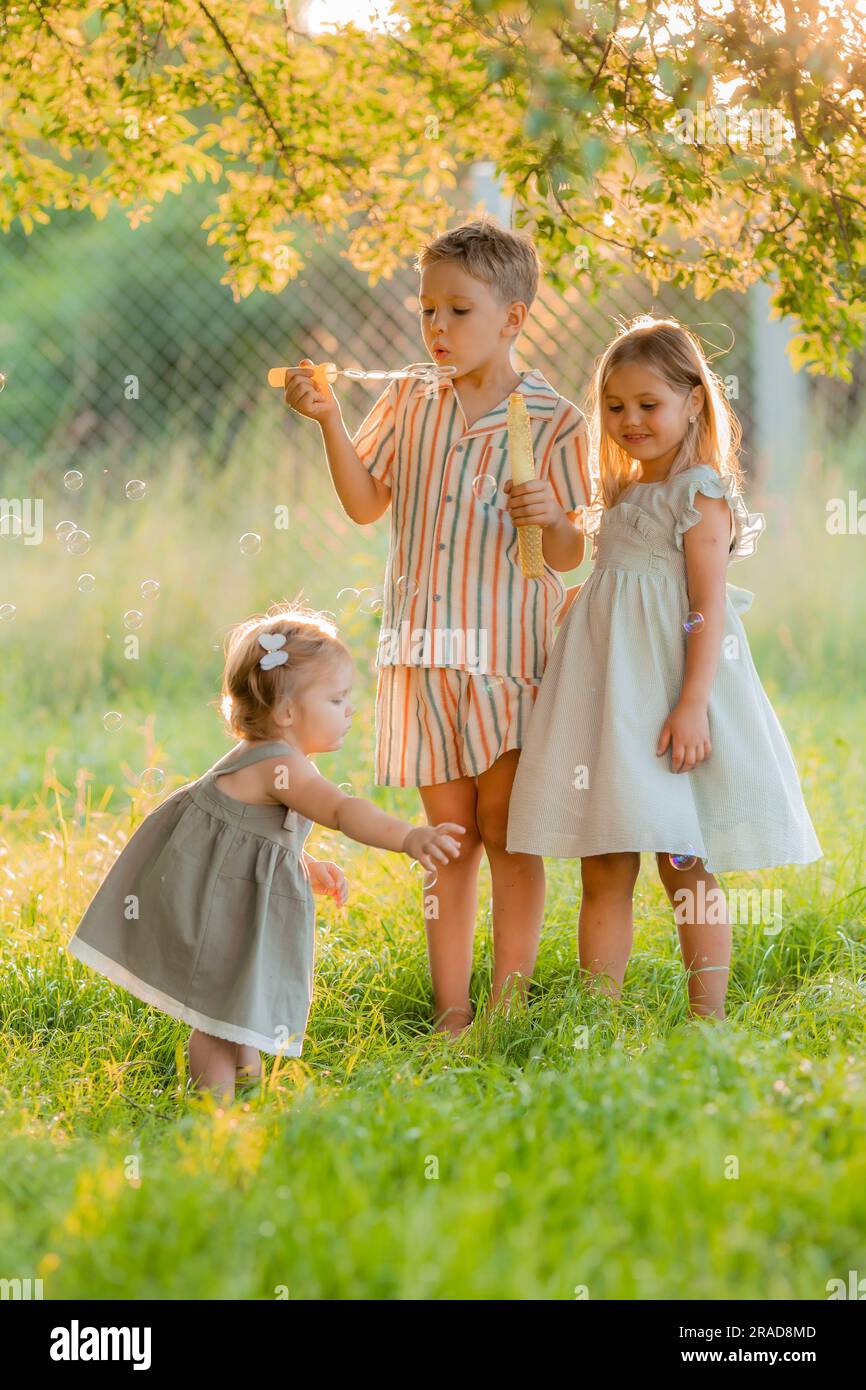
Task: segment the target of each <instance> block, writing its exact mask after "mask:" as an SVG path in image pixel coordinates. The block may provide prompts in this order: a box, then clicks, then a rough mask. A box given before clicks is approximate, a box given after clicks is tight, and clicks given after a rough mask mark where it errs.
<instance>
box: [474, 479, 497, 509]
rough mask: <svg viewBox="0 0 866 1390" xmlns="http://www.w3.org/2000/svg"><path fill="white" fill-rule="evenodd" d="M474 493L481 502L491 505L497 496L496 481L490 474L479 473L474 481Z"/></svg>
mask: <svg viewBox="0 0 866 1390" xmlns="http://www.w3.org/2000/svg"><path fill="white" fill-rule="evenodd" d="M472 491H473V492H474V493H475V496H476V497H477V498H478V501H479V502H486V503H487V504H488V505H489V504H490V503H491V502H492V501H493V499H494V497H495V496H496V479H495V478H494V477H493V476H492V474H490V473H479V475H478V477H477V478H473V479H472Z"/></svg>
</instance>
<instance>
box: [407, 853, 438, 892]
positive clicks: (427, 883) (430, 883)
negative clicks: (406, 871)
mask: <svg viewBox="0 0 866 1390" xmlns="http://www.w3.org/2000/svg"><path fill="white" fill-rule="evenodd" d="M412 871H413V873H416V874H421V875H423V880H422V883H423V888H424V892H425V893H428V892H429V891H430V889H431V888H434V887H435V886H436V884H437V883H438V882H439V875H438V873H437V872H436V870H435V869H425V868H424V865H423V864H419V863H418V860H417V859H413V860H412ZM428 874H429V875H430V878H429V879H428V878H427V875H428Z"/></svg>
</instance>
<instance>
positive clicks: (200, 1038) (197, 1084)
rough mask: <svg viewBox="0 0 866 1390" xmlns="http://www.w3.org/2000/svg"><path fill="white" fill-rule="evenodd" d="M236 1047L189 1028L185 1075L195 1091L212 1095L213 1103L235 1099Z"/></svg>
mask: <svg viewBox="0 0 866 1390" xmlns="http://www.w3.org/2000/svg"><path fill="white" fill-rule="evenodd" d="M236 1068H237V1043H233V1042H228V1041H227V1040H226V1039H225V1038H214V1037H212V1036H211V1035H210V1033H202V1032H201V1030H200V1029H199V1028H193V1030H192V1032H191V1033H190V1035H189V1074H190V1078H191V1080H192V1084H193V1088H194V1089H195V1090H197V1091H212V1092H213V1094H214V1095H215V1096H216V1098H217V1100H221V1101H232V1100H234V1098H235V1074H236Z"/></svg>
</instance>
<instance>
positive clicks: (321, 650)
mask: <svg viewBox="0 0 866 1390" xmlns="http://www.w3.org/2000/svg"><path fill="white" fill-rule="evenodd" d="M264 634H272V635H273V636H277V637H278V636H283V637H285V639H286V642H285V646H282V647H280V648H279V650H280V651H283V652H285V653H286V657H287V659H286V661H285V662H283V663H282V664H281V665H274V666H270V668H268V667H263V666H262V665H261V659H262V657H263V656H266V654H267V653H266V650H265V648H264V647H263V646H262V645H261V643H260V642H259V637H261V636H262V635H264ZM337 657H340V658H342V659H344V660H346V661H351V659H352V658H351V655H350V653H349V650H348V648H347V647H346V645H345V643H344V642H342V641H341V640H340V638H339V637H338V635H337V629H336V627H335V625H334V623H332V622H331V621H330V620H329V618H327V617H326V616H325V614H324V613H316V612H315V611H314V610H313V609H311V608H304V607H302V606H301V605H300V604H297V603H279V604H272V605H271V607H270V608H269V609H268V612H267V614H265V615H262V614H256V616H255V617H252V618H246V619H245V620H244V621H243V622H241V623H236V624H235V625H234V627H232V628H230V629H229V631H228V635H227V637H226V643H225V669H224V671H223V679H222V690H221V692H220V711H221V713H222V717H223V723H224V725H225V728H226V732H227V733H229V734H230V735H232V736H233V737H235V738H245V739H262V738H267V737H268V726H269V721H270V717H271V714H272V712H273V710H274V708H275V707H276V706H277V705H278V704H279V703H280V702H281V701H282V700H287V699H292V698H294V697H295V696H296V695H298V694H299V693H302V691H303V687H304V685H305V684H306V683H307V682H308V681H309V680H311V679H313V678H315V677H316V676H318V675H320V674H321V673H322V671H323V669H324V670H326V669H327V664H328V663H330V662H333V661H335V660H336V658H337Z"/></svg>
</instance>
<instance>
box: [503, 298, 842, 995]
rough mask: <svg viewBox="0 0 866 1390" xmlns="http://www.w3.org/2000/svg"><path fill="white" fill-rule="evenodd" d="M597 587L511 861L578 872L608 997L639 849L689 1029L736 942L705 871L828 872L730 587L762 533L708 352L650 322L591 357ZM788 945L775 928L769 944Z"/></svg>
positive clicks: (572, 616)
mask: <svg viewBox="0 0 866 1390" xmlns="http://www.w3.org/2000/svg"><path fill="white" fill-rule="evenodd" d="M594 421H595V437H596V440H597V441H598V480H597V489H596V494H595V498H594V501H593V505H592V507H591V508H590V510H589V513H588V516H587V520H586V530H587V533H588V534H589V535H591V536H592V537H593V558H594V560H595V565H594V568H593V571H592V573H591V575H590V577H589V579H588V580H587V581H586V583H585V584H583V585H582V586H581V588H580V591H579V592H578V594H577V597H576V598H575V600H574V602H573V603H572V604H571V607H570V608H569V610H568V613H567V615H566V617H565V620H564V622H563V624H562V627H561V629H560V631H559V635H558V637H557V640H556V643H555V645H554V649H553V652H552V655H551V659H550V662H549V664H548V666H547V669H546V671H545V674H544V678H543V680H542V684H541V689H540V691H539V694H538V697H537V699H536V703H535V707H534V709H533V713H532V718H531V720H530V726H529V731H528V735H527V739H526V741H525V744H524V747H523V750H522V753H521V756H520V762H519V764H518V768H517V775H516V778H515V782H514V790H513V793H512V800H511V811H510V815H509V821H508V841H507V844H508V850H509V852H522V853H527V854H540V855H549V856H552V857H554V858H578V857H579V858H580V859H581V860H582V881H583V894H582V901H581V907H580V919H579V926H578V940H579V950H580V961H581V966H582V967H583V968H584V969H585V970H587V971H589V972H590V974H591V975H592V976H598V977H605V979H604V980H601V979H599V980H596V981H595V983H596V984H598V985H600V987H601V988H602V989H603V990H604V991H605V992H608V993H611V994H614V995H617V994H618V993H619V990H620V987H621V985H622V980H623V976H624V974H625V969H626V965H627V964H628V959H629V955H630V953H631V945H632V927H633V922H632V895H633V890H634V885H635V881H636V879H637V875H638V870H639V868H640V855H641V852H642V851H652V852H654V853H655V855H656V859H657V862H658V868H659V874H660V877H661V880H662V883H663V885H664V887H665V890H666V892H667V894H668V897H669V899H670V901H671V904H672V905H673V907H674V909H675V920H676V923H677V926H678V928H679V935H680V946H681V949H682V955H683V963H684V965H685V967H686V971H687V972H688V987H689V1002H690V1008H691V1010H692V1012H693V1013H694V1014H698V1015H709V1016H714V1017H718V1018H723V1017H724V1002H725V993H726V989H727V979H728V968H729V962H730V951H731V930H730V925H729V924H728V920H727V917H728V914H727V911H726V899H725V895H724V893H723V892H722V890H721V889H720V888H719V885H718V883H717V881H716V879H715V877H714V873H715V872H718V871H723V870H728V869H760V868H770V867H773V866H775V865H780V864H805V863H809V862H811V861H813V860H815V859H818V858H820V857H821V847H820V845H819V844H818V841H817V839H816V836H815V831H814V829H813V827H812V822H811V820H810V819H809V813H808V811H807V809H806V806H805V804H804V802H803V796H802V793H801V790H800V783H799V779H798V776H797V769H796V766H795V763H794V758H793V755H792V752H791V748H790V745H789V743H788V740H787V738H786V737H785V733H784V731H783V729H782V727H781V725H780V724H779V721H778V719H777V718H776V715H775V713H774V711H773V708H772V706H771V704H770V702H769V700H768V698H767V695H766V693H765V691H764V689H763V686H762V685H761V682H760V679H759V678H758V673H757V671H756V670H755V666H754V662H753V661H752V655H751V652H750V651H749V644H748V641H747V639H746V633H745V630H744V628H743V624H742V621H741V618H740V615H741V613H743V612H745V610H746V609H747V608H748V607H749V606H750V605H751V602H752V597H753V595H752V594H751V593H749V592H748V591H746V590H744V589H738V588H735V587H734V586H733V585H731V584H727V583H726V571H727V566H728V564H729V563H730V561H731V560H740V559H743V558H745V557H746V556H748V555H751V554H752V553H753V552H754V549H755V546H756V543H757V540H758V537H759V535H760V534H761V532H762V530H763V529H764V517H763V516H762V515H760V514H754V515H750V513H749V512H748V511H747V510H746V506H745V503H744V502H743V498H742V496H741V492H740V487H741V482H742V478H741V474H740V469H739V465H738V462H737V447H738V443H739V434H740V431H739V423H738V421H737V419H736V417H735V416H734V414H733V411H732V410H731V408H730V406H729V404H728V402H727V400H726V398H725V395H724V391H723V390H722V387H721V383H720V382H719V380H718V378H717V377H716V376H715V374H714V373H713V372H712V371H711V370H710V368H709V365H708V363H707V361H706V358H705V357H704V354H703V352H702V350H701V347H700V344H699V342H698V341H697V339H696V338H695V337H694V336H693V335H692V334H691V333H690V332H689V331H688V330H687V329H686V328H684V327H683V326H682V325H681V324H679V323H676V322H675V321H673V320H669V319H650V318H643V319H640V320H638V321H637V322H636V323H634V324H632V326H631V327H629V328H628V329H626V330H624V331H623V332H622V333H621V334H620V335H619V336H618V337H617V338H615V339H614V341H613V342H612V343H611V344H610V345H609V347H608V348H607V350H606V351H605V352H604V354H603V355H602V357H601V358H600V360H599V363H598V366H597V369H596V377H595V382H594ZM776 930H778V927H777V928H776Z"/></svg>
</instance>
